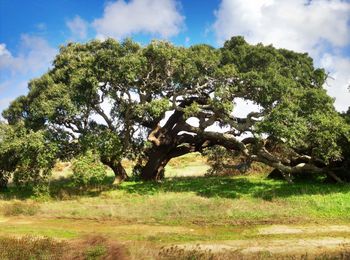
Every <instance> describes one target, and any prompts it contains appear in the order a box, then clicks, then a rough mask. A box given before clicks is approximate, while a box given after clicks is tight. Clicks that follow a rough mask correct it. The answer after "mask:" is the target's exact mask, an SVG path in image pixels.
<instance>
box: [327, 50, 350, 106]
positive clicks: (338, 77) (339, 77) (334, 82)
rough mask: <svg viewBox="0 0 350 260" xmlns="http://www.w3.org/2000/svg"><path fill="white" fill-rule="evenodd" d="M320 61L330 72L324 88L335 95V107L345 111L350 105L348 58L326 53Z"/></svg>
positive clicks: (349, 59)
mask: <svg viewBox="0 0 350 260" xmlns="http://www.w3.org/2000/svg"><path fill="white" fill-rule="evenodd" d="M320 63H321V66H322V67H324V68H325V69H326V70H328V71H329V72H330V76H331V77H330V78H329V79H328V80H327V85H326V89H327V92H328V94H329V95H330V96H332V97H335V107H336V109H337V110H338V111H347V109H348V107H349V106H350V91H349V89H348V87H349V86H350V58H344V57H341V56H337V55H331V54H328V53H326V54H325V55H323V57H322V59H321V62H320Z"/></svg>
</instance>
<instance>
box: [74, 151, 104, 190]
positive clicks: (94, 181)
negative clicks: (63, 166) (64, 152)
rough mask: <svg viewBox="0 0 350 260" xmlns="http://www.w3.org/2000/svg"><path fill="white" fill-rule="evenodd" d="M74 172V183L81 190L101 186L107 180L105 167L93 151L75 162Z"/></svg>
mask: <svg viewBox="0 0 350 260" xmlns="http://www.w3.org/2000/svg"><path fill="white" fill-rule="evenodd" d="M72 170H73V177H72V180H73V183H74V185H75V186H76V187H79V188H87V187H98V186H101V185H102V184H103V183H104V182H105V180H106V178H107V171H106V168H105V166H104V165H103V164H102V163H101V162H100V161H99V159H98V156H97V155H96V154H94V153H92V152H91V151H90V152H87V153H86V154H85V155H83V156H80V157H79V158H78V159H77V160H75V161H74V162H73V165H72Z"/></svg>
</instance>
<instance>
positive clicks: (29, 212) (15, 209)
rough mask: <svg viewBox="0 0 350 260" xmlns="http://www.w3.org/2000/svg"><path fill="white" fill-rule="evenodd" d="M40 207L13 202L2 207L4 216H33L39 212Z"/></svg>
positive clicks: (33, 204)
mask: <svg viewBox="0 0 350 260" xmlns="http://www.w3.org/2000/svg"><path fill="white" fill-rule="evenodd" d="M39 209H40V207H39V206H38V204H36V203H25V202H20V201H18V202H13V203H11V204H7V205H5V206H3V207H2V214H3V215H4V216H19V215H25V216H33V215H35V214H36V213H37V212H38V211H39Z"/></svg>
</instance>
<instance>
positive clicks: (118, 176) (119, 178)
mask: <svg viewBox="0 0 350 260" xmlns="http://www.w3.org/2000/svg"><path fill="white" fill-rule="evenodd" d="M111 168H112V170H113V172H114V176H115V179H114V182H113V184H118V183H121V182H123V181H124V180H126V179H127V178H128V175H127V174H126V171H125V169H124V167H123V165H122V164H121V162H118V163H116V164H114V165H113V167H111Z"/></svg>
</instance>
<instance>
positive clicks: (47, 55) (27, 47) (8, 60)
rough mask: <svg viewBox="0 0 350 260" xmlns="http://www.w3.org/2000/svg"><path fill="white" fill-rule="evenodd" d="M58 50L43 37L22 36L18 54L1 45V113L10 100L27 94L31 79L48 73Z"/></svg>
mask: <svg viewBox="0 0 350 260" xmlns="http://www.w3.org/2000/svg"><path fill="white" fill-rule="evenodd" d="M56 53H57V50H56V49H55V48H52V47H51V46H50V45H49V44H48V42H47V41H46V40H45V39H44V38H41V37H37V36H31V35H22V36H21V42H20V44H19V50H18V53H16V54H13V53H11V52H10V51H9V50H8V49H7V47H6V44H4V43H0V113H1V111H2V110H3V109H4V108H6V106H7V105H8V104H9V102H10V100H13V99H15V98H16V97H18V96H19V95H23V94H25V93H26V91H27V89H26V86H27V83H28V81H29V80H30V79H32V78H34V77H38V76H40V75H41V74H42V73H44V72H46V71H47V69H48V68H49V67H50V65H51V61H52V60H53V58H54V56H55V55H56Z"/></svg>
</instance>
